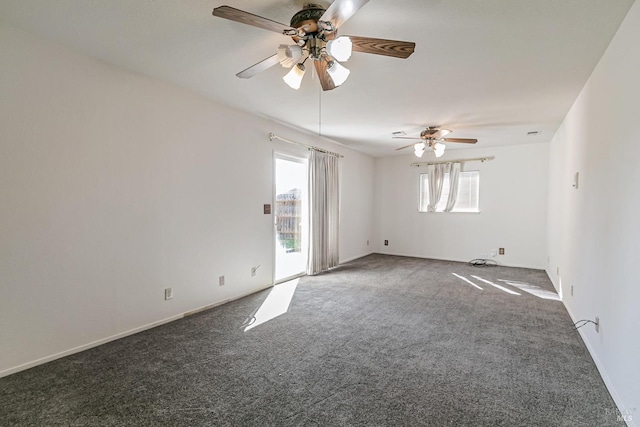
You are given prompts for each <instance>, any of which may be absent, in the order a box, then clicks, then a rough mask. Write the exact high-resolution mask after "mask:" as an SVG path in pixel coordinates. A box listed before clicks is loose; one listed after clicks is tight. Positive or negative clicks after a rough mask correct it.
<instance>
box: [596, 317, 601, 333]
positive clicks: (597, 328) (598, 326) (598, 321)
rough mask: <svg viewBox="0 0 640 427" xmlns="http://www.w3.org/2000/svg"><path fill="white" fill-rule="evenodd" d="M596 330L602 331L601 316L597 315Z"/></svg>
mask: <svg viewBox="0 0 640 427" xmlns="http://www.w3.org/2000/svg"><path fill="white" fill-rule="evenodd" d="M596 332H598V333H600V318H599V317H598V316H596Z"/></svg>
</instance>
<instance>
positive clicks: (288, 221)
mask: <svg viewBox="0 0 640 427" xmlns="http://www.w3.org/2000/svg"><path fill="white" fill-rule="evenodd" d="M274 165H275V168H274V169H275V197H274V206H275V209H274V233H275V239H274V240H275V268H274V283H281V282H284V281H287V280H289V279H292V278H294V277H299V276H302V275H304V274H305V270H306V265H307V244H308V233H309V232H308V230H309V227H308V224H309V221H308V218H309V213H308V203H307V201H308V198H307V191H308V190H307V159H305V158H302V157H295V156H290V155H285V154H280V153H276V154H275V158H274Z"/></svg>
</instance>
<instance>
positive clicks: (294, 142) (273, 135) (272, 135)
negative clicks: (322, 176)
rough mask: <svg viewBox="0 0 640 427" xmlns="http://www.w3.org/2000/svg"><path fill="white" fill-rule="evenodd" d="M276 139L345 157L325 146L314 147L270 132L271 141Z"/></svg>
mask: <svg viewBox="0 0 640 427" xmlns="http://www.w3.org/2000/svg"><path fill="white" fill-rule="evenodd" d="M274 139H278V140H280V141H282V142H287V143H289V144H294V145H299V146H301V147H305V148H308V149H309V150H314V151H319V152H321V153H325V154H329V155H331V156H336V157H339V158H343V157H344V156H343V155H342V154H338V153H334V152H333V151H329V150H325V149H324V148H318V147H314V146H313V145H307V144H303V143H301V142H296V141H290V140H288V139H284V138H281V137H279V136H278V135H276V134H274V133H273V132H271V133H269V141H273V140H274Z"/></svg>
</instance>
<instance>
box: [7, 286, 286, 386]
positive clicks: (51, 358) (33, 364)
mask: <svg viewBox="0 0 640 427" xmlns="http://www.w3.org/2000/svg"><path fill="white" fill-rule="evenodd" d="M272 286H273V285H272V284H269V285H267V286H265V287H263V288H260V289H258V290H253V291H250V292H245V293H242V294H238V295H236V296H233V297H230V298H226V299H224V300H222V301H219V302H215V303H213V304H208V305H204V306H202V307H198V308H195V309H193V310H189V311H187V312H184V313H180V314H176V315H173V316H170V317H167V318H165V319H161V320H158V321H155V322H151V323H149V324H146V325H142V326H139V327H137V328H133V329H130V330H128V331H124V332H120V333H118V334H115V335H111V336H109V337H105V338H101V339H99V340H96V341H93V342H90V343H87V344H83V345H79V346H77V347H73V348H70V349H68V350H64V351H61V352H59V353H55V354H52V355H50V356H45V357H42V358H40V359H36V360H32V361H30V362H27V363H23V364H21V365H18V366H14V367H13V368H9V369H5V370H4V371H0V378H2V377H6V376H9V375H11V374H15V373H18V372H20V371H25V370H27V369H30V368H33V367H36V366H38V365H43V364H45V363H48V362H52V361H54V360H57V359H61V358H63V357H66V356H70V355H72V354H75V353H80V352H81V351H85V350H89V349H91V348H93V347H98V346H100V345H102V344H107V343H109V342H111V341H115V340H118V339H120V338H125V337H128V336H130V335H134V334H137V333H139V332H143V331H146V330H148V329H151V328H155V327H157V326H161V325H164V324H167V323H170V322H173V321H175V320H179V319H182V318H185V317H188V316H191V315H193V314H196V313H200V312H202V311H205V310H209V309H211V308H214V307H218V306H220V305H223V304H226V303H228V302H231V301H234V300H237V299H240V298H244V297H246V296H249V295H252V294H254V293H256V292H261V291H263V290H265V289H267V288H270V287H272Z"/></svg>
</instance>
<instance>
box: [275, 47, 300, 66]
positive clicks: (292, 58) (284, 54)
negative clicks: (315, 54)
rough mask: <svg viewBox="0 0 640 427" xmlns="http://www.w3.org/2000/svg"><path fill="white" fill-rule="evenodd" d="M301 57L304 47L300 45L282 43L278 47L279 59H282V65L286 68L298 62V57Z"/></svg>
mask: <svg viewBox="0 0 640 427" xmlns="http://www.w3.org/2000/svg"><path fill="white" fill-rule="evenodd" d="M301 57H302V47H300V46H298V45H295V44H294V45H286V44H281V45H280V46H279V47H278V61H280V65H282V66H283V67H285V68H290V67H291V66H292V65H293V64H295V63H296V62H298V59H300V58H301Z"/></svg>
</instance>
